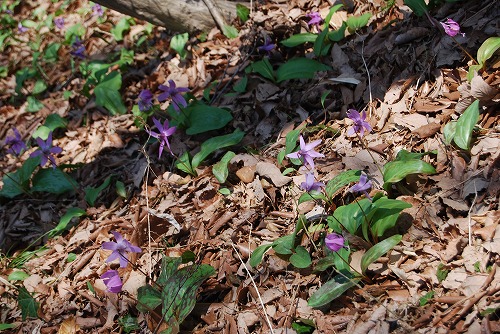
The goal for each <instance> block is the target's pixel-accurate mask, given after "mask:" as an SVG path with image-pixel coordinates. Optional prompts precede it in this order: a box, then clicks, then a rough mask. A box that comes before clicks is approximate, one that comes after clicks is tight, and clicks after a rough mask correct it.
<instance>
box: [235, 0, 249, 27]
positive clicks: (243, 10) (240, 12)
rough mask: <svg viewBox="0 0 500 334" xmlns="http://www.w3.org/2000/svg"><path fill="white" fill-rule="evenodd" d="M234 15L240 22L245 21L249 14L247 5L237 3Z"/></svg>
mask: <svg viewBox="0 0 500 334" xmlns="http://www.w3.org/2000/svg"><path fill="white" fill-rule="evenodd" d="M236 15H237V16H238V18H239V19H240V20H241V22H243V23H245V22H246V21H247V20H248V16H249V15H250V9H249V8H248V7H247V6H244V5H242V4H240V3H237V4H236Z"/></svg>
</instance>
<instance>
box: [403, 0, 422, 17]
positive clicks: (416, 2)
mask: <svg viewBox="0 0 500 334" xmlns="http://www.w3.org/2000/svg"><path fill="white" fill-rule="evenodd" d="M404 4H405V5H407V6H408V7H410V9H411V10H412V11H413V12H414V13H415V15H417V16H422V15H424V14H425V13H426V12H427V4H426V3H425V1H424V0H404Z"/></svg>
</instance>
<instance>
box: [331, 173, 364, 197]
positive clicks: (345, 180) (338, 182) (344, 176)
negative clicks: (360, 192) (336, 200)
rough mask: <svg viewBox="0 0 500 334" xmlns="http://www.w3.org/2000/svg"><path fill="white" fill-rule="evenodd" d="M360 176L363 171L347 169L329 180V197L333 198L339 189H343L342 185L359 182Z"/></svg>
mask: <svg viewBox="0 0 500 334" xmlns="http://www.w3.org/2000/svg"><path fill="white" fill-rule="evenodd" d="M360 176H361V171H360V170H357V169H353V170H346V171H344V172H342V173H340V174H339V175H337V176H335V177H334V178H333V179H331V180H330V181H328V183H327V184H326V188H325V192H326V196H327V197H328V198H329V199H332V197H333V196H334V195H335V194H336V193H337V191H339V190H340V189H342V187H344V186H346V185H348V184H349V183H352V182H358V181H359V177H360Z"/></svg>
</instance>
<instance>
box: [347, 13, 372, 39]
mask: <svg viewBox="0 0 500 334" xmlns="http://www.w3.org/2000/svg"><path fill="white" fill-rule="evenodd" d="M370 17H372V14H371V13H364V14H363V15H360V16H349V17H348V18H347V21H346V24H347V30H349V32H350V33H351V34H352V33H354V32H355V31H356V30H358V29H360V28H363V27H365V26H366V25H367V24H368V21H369V20H370Z"/></svg>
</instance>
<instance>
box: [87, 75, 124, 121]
mask: <svg viewBox="0 0 500 334" xmlns="http://www.w3.org/2000/svg"><path fill="white" fill-rule="evenodd" d="M121 85H122V76H121V74H120V73H119V72H116V71H114V72H111V73H109V74H108V75H106V77H105V78H104V79H103V80H102V81H101V82H100V83H99V84H98V85H97V86H96V87H95V88H94V94H95V97H96V101H95V102H96V104H97V105H99V106H101V107H104V108H106V109H107V110H108V111H109V112H110V113H111V114H112V115H116V114H120V115H123V114H125V113H126V112H127V107H125V105H124V104H123V100H122V96H121V94H120V91H119V90H120V87H121Z"/></svg>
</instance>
